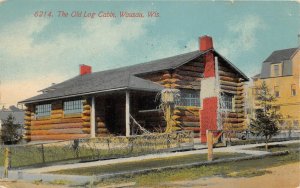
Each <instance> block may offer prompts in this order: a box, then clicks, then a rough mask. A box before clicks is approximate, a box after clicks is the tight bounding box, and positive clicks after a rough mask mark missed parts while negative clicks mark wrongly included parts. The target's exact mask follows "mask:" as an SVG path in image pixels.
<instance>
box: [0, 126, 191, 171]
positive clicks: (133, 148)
mask: <svg viewBox="0 0 300 188" xmlns="http://www.w3.org/2000/svg"><path fill="white" fill-rule="evenodd" d="M193 138H194V137H193V132H191V131H181V132H174V133H169V134H166V133H163V134H148V135H138V136H131V137H124V136H117V137H99V138H88V139H78V140H71V141H58V142H51V143H38V144H26V145H13V146H6V147H8V148H9V151H10V154H9V167H10V168H22V167H30V166H45V165H50V164H53V163H72V162H82V161H92V160H101V159H112V158H121V157H130V156H138V155H144V154H151V153H159V152H167V151H176V150H182V149H188V148H189V149H191V148H193V147H194V142H193V141H194V140H193ZM4 150H5V147H1V148H0V161H1V162H2V164H0V165H2V166H3V161H4Z"/></svg>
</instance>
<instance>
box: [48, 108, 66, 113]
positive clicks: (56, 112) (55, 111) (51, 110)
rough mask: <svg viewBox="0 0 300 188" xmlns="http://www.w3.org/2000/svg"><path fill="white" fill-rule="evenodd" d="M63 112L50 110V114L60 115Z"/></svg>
mask: <svg viewBox="0 0 300 188" xmlns="http://www.w3.org/2000/svg"><path fill="white" fill-rule="evenodd" d="M63 112H64V111H63V110H62V109H57V110H51V114H62V113H63Z"/></svg>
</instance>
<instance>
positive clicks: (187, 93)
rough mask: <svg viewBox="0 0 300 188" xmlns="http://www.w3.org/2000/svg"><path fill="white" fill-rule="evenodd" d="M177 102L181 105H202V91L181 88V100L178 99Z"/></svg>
mask: <svg viewBox="0 0 300 188" xmlns="http://www.w3.org/2000/svg"><path fill="white" fill-rule="evenodd" d="M177 103H178V105H180V106H200V91H199V90H181V91H180V101H178V102H177Z"/></svg>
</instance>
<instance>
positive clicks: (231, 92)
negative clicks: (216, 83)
mask: <svg viewBox="0 0 300 188" xmlns="http://www.w3.org/2000/svg"><path fill="white" fill-rule="evenodd" d="M220 91H221V92H223V93H230V94H233V95H236V94H237V91H231V90H225V89H221V90H220Z"/></svg>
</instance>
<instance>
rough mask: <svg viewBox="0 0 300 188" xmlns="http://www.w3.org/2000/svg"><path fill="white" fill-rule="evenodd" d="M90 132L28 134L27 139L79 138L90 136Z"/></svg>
mask: <svg viewBox="0 0 300 188" xmlns="http://www.w3.org/2000/svg"><path fill="white" fill-rule="evenodd" d="M89 137H90V134H57V135H35V136H26V139H28V140H31V141H42V140H74V139H79V138H89Z"/></svg>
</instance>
